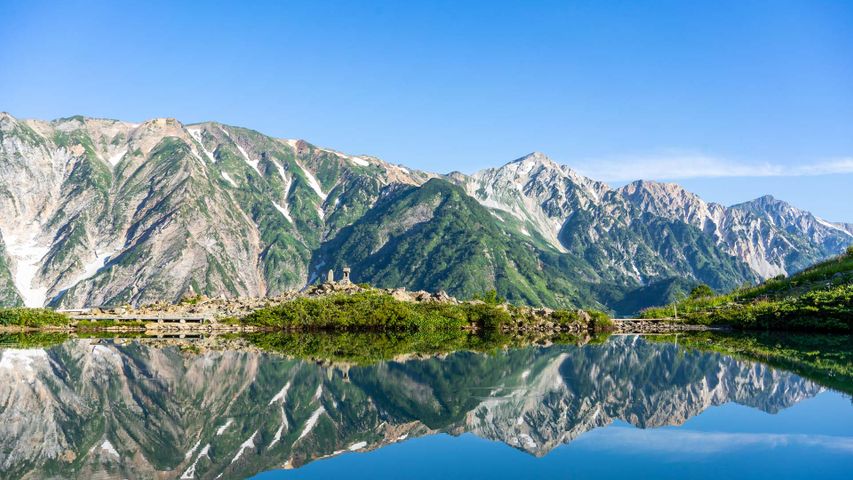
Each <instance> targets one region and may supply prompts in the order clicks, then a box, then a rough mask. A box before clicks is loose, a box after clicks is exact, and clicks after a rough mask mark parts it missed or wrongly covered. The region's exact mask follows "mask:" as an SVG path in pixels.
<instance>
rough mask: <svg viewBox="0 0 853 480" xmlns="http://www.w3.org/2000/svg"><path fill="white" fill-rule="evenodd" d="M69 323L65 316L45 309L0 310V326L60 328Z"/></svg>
mask: <svg viewBox="0 0 853 480" xmlns="http://www.w3.org/2000/svg"><path fill="white" fill-rule="evenodd" d="M70 322H71V319H69V318H68V316H67V315H65V314H62V313H58V312H55V311H53V310H49V309H46V308H23V307H19V308H5V309H0V325H2V326H7V327H28V328H40V327H52V326H56V327H60V326H65V325H68V324H69V323H70Z"/></svg>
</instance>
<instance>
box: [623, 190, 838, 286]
mask: <svg viewBox="0 0 853 480" xmlns="http://www.w3.org/2000/svg"><path fill="white" fill-rule="evenodd" d="M619 192H620V193H621V194H622V195H623V196H624V197H625V198H626V199H628V200H629V201H630V202H631V203H633V204H634V205H636V206H638V207H639V208H641V209H643V210H644V211H647V212H650V213H653V214H655V215H658V216H662V217H666V218H672V219H677V220H681V221H684V222H686V223H688V224H690V225H693V226H695V227H697V228H699V229H701V230H702V231H704V232H705V233H707V234H708V235H710V236H712V238H713V239H714V241H715V242H716V243H717V244H718V245H720V246H721V247H722V248H723V249H724V250H725V251H726V252H727V253H729V254H731V255H733V256H735V257H737V258H740V259H742V260H743V261H744V262H746V263H747V264H748V265H749V267H750V268H751V269H752V270H753V271H754V272H755V273H756V274H757V275H758V276H759V277H761V278H762V279H767V278H770V277H774V276H776V275H784V274H791V273H794V272H796V271H798V270H801V269H803V268H805V267H807V266H809V265H811V264H813V263H816V262H818V261H820V260H823V259H825V258H827V257H829V256H832V255H837V254H839V253H841V252H843V251H844V249H845V248H846V247H847V246H848V245H850V244H851V243H853V232H851V231H850V230H849V229H847V228H846V226H845V225H844V224H833V223H830V222H828V221H826V220H823V219H822V218H819V217H816V216H815V215H813V214H811V213H809V212H806V211H804V210H800V209H798V208H795V207H793V206H791V205H789V204H787V203H785V202H782V201H780V200H777V199H775V198H773V197H771V196H765V197H761V198H758V199H756V200H753V201H750V202H746V203H741V204H738V205H734V206H731V207H724V206H722V205H719V204H716V203H708V202H705V201H704V200H702V199H701V198H699V197H698V196H697V195H695V194H693V193H690V192H688V191H687V190H685V189H684V188H682V187H681V186H679V185H676V184H674V183H659V182H650V181H637V182H633V183H630V184H628V185H626V186H624V187H622V188H621V189H620V190H619Z"/></svg>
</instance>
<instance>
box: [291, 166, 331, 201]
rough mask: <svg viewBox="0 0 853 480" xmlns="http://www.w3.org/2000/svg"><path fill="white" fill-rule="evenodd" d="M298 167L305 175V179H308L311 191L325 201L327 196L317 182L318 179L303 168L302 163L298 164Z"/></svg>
mask: <svg viewBox="0 0 853 480" xmlns="http://www.w3.org/2000/svg"><path fill="white" fill-rule="evenodd" d="M296 165H298V166H299V168H300V169H301V170H302V173H304V174H305V178H306V179H308V186H309V187H311V189H312V190H314V192H316V193H317V196H318V197H320V198H321V199H323V200H325V199H326V196H327V195H326V194H325V193H323V187H321V186H320V182H319V181H317V177H315V176H314V174H313V173H311V171H310V170H308V169H307V168H305V167H303V166H302V164H301V163H299V162H296Z"/></svg>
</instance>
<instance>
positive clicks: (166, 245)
mask: <svg viewBox="0 0 853 480" xmlns="http://www.w3.org/2000/svg"><path fill="white" fill-rule="evenodd" d="M851 243H853V225H851V224H838V223H831V222H828V221H826V220H823V219H821V218H819V217H817V216H815V215H813V214H811V213H809V212H806V211H803V210H800V209H797V208H796V207H793V206H791V205H789V204H787V203H785V202H783V201H781V200H777V199H774V198H772V197H769V196H768V197H761V198H758V199H756V200H753V201H750V202H746V203H743V204H739V205H734V206H730V207H725V206H722V205H718V204H715V203H709V202H705V201H704V200H702V199H701V198H699V197H698V196H696V195H694V194H692V193H690V192H688V191H686V190H685V189H683V188H682V187H680V186H678V185H676V184H670V183H658V182H650V181H637V182H633V183H630V184H628V185H625V186H623V187H621V188H611V187H610V186H608V185H606V184H604V183H602V182H599V181H595V180H593V179H590V178H587V177H584V176H582V175H580V174H578V173H577V172H575V171H574V170H572V169H570V168H569V167H566V166H563V165H559V164H557V163H555V162H554V161H552V160H551V159H549V158H548V157H547V156H545V155H543V154H541V153H532V154H530V155H526V156H524V157H522V158H519V159H517V160H514V161H511V162H509V163H506V164H505V165H503V166H501V167H498V168H489V169H486V170H482V171H479V172H476V173H474V174H471V175H467V174H463V173H460V172H453V173H450V174H436V173H430V172H424V171H419V170H416V169H412V168H408V167H405V166H402V165H397V164H392V163H389V162H386V161H383V160H381V159H379V158H375V157H372V156H367V155H349V154H346V153H342V152H339V151H336V150H332V149H329V148H322V147H319V146H316V145H312V144H310V143H308V142H306V141H303V140H295V139H278V138H272V137H269V136H266V135H263V134H261V133H259V132H256V131H253V130H249V129H245V128H240V127H234V126H228V125H223V124H219V123H215V122H206V123H199V124H192V125H185V124H182V123H181V122H179V121H177V120H175V119H163V118H161V119H154V120H150V121H147V122H144V123H130V122H123V121H118V120H104V119H94V118H87V117H79V116H78V117H71V118H63V119H58V120H53V121H40V120H21V119H17V118H15V117H13V116H11V115H9V114H6V113H2V114H0V306H11V305H27V306H43V305H49V306H54V307H65V308H70V307H82V306H98V305H115V304H124V303H131V304H141V303H147V302H153V301H158V300H167V301H174V300H177V299H179V298H180V297H181V296H183V295H184V294H186V293H187V292H190V291H192V292H196V293H201V294H205V295H208V296H220V295H225V296H265V295H274V294H278V293H280V292H282V291H284V290H288V289H298V288H302V287H304V286H305V285H306V284H309V283H312V282H314V281H315V280H316V279H317V278H319V277H320V276H321V275H322V274H324V272H326V271H328V270H329V269H335V270H339V269H340V268H341V267H343V266H345V265H346V266H350V267H352V269H353V274H352V278H353V280H355V281H357V282H368V283H371V284H374V285H376V286H380V287H407V288H410V289H425V290H431V291H437V290H445V291H447V292H448V293H450V294H452V295H455V296H458V297H470V296H472V295H475V294H478V293H481V292H483V291H486V290H489V289H492V288H494V289H496V290H497V291H498V293H500V294H501V295H503V296H505V297H506V298H507V299H509V300H510V301H513V302H518V303H526V304H531V305H545V306H552V307H568V306H583V307H594V308H602V309H607V310H610V311H616V312H617V313H628V312H634V311H636V310H637V309H639V308H642V307H644V306H648V305H652V304H660V303H665V302H667V301H670V300H672V299H673V298H674V297H675V296H677V295H679V294H681V293H683V292H684V291H685V290H686V289H688V288H689V287H690V286H692V285H695V284H697V283H700V282H701V283H707V284H709V285H710V286H711V287H713V288H714V289H716V290H728V289H731V288H734V287H736V286H738V285H741V284H743V283H748V282H755V281H757V280H760V279H766V278H769V277H773V276H776V275H781V274H789V273H793V272H795V271H797V270H800V269H802V268H804V267H806V266H807V265H809V264H811V263H814V262H817V261H819V260H822V259H824V258H827V257H829V256H832V255H835V254H837V253H840V252H841V251H843V249H844V248H845V247H846V246H847V245H849V244H851Z"/></svg>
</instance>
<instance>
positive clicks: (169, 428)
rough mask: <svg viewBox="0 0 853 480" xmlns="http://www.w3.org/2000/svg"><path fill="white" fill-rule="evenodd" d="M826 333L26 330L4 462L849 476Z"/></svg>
mask: <svg viewBox="0 0 853 480" xmlns="http://www.w3.org/2000/svg"><path fill="white" fill-rule="evenodd" d="M703 341H704V340H703ZM746 341H747V342H751V341H752V340H750V339H747V340H746ZM814 342H815V341H814V340H808V341H807V342H805V344H806V346H808V347H809V349H805V350H804V349H803V348H800V351H796V350H791V349H790V347H789V346H788V345H784V344H779V345H776V344H774V343H773V342H769V343H768V342H764V344H763V345H765V346H766V345H771V346H772V348H773V349H774V351H778V352H785V355H783V356H780V357H773V356H769V355H768V354H767V352H766V351H765V352H764V353H763V354H762V355H763V356H761V358H762V359H763V360H764V361H766V362H767V363H762V362H759V361H755V360H753V359H751V358H757V357H756V356H752V357H750V356H741V355H739V356H737V358H735V357H732V356H729V355H726V354H723V353H716V352H714V351H712V349H711V348H702V349H701V350H700V349H695V348H694V347H695V343H694V344H692V345H691V346H689V347H686V346H685V345H684V342H683V341H682V343H681V344H679V345H675V344H674V343H672V342H667V341H659V340H647V339H644V338H639V337H633V336H628V337H611V338H610V339H608V340H607V341H606V342H605V343H603V344H599V345H586V346H582V347H578V346H551V347H527V348H518V349H510V350H506V351H499V352H494V353H490V354H486V353H474V352H457V353H453V354H448V355H443V356H441V357H432V358H410V359H408V360H405V361H388V362H378V363H373V364H370V365H346V364H340V363H339V364H329V363H328V362H320V363H318V362H313V361H304V360H299V359H291V358H287V357H283V356H281V355H279V354H270V353H264V352H259V351H235V350H229V349H225V350H222V349H210V348H208V347H209V346H210V342H207V341H205V340H201V341H198V342H196V343H193V344H184V345H169V344H168V342H162V341H156V340H146V339H139V340H92V339H82V340H68V341H65V342H63V343H60V344H57V345H53V346H45V347H44V348H42V347H38V346H34V345H30V346H29V347H28V348H20V347H21V345H15V347H10V348H5V349H3V350H2V358H0V477H2V478H10V479H11V478H39V479H41V478H155V477H156V478H249V477H253V476H255V477H256V478H259V479H285V478H318V479H319V478H343V479H356V478H371V479H372V478H490V479H494V478H514V479H517V478H544V477H551V478H616V477H620V478H623V477H625V476H626V475H630V476H632V477H635V478H715V479H719V478H751V479H754V478H774V479H779V478H847V479H849V478H851V477H850V472H853V404H851V399H850V396H849V394H850V389H849V388H848V385H849V381H850V378H849V369H850V366H849V364H845V362H846V359H847V358H848V356H846V354H849V353H850V352H849V351H848V346H849V341H847V340H844V341H842V342H841V343H840V344H839V343H838V341H837V340H836V341H835V344H834V345H832V346H828V347H827V351H829V352H833V351H834V352H836V353H838V352H840V356H838V355H836V356H832V355H827V356H826V358H821V357H820V354H818V353H816V352H813V351H811V350H810V349H813V348H814V346H815V344H814ZM845 342H846V343H845ZM30 343H33V342H30ZM800 344H802V342H800ZM816 355H817V360H815V358H816V357H815V356H816ZM803 359H805V360H803ZM807 377H808V378H807Z"/></svg>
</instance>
